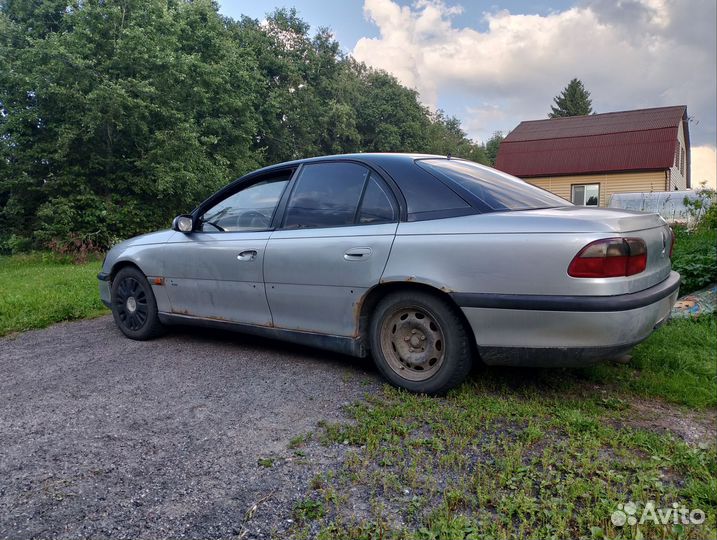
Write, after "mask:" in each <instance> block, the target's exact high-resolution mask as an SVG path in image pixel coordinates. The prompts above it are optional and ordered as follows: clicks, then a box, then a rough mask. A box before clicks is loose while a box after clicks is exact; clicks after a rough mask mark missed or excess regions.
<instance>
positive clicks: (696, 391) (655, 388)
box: [586, 315, 717, 408]
mask: <svg viewBox="0 0 717 540" xmlns="http://www.w3.org/2000/svg"><path fill="white" fill-rule="evenodd" d="M716 320H717V319H715V316H714V315H710V316H703V317H700V318H699V319H696V320H691V319H683V320H673V321H670V322H669V323H668V324H667V325H665V326H663V327H662V328H660V329H659V330H658V331H657V332H655V333H654V334H652V336H650V337H649V338H648V339H647V340H646V341H645V342H643V343H642V344H640V345H639V346H637V347H636V348H635V349H634V351H633V355H632V356H633V357H632V360H631V362H630V364H629V366H628V368H627V369H626V368H625V367H624V366H615V365H613V364H601V365H598V366H594V367H592V368H589V369H587V370H586V374H587V376H588V377H589V378H591V379H593V380H595V381H597V382H601V383H608V384H615V385H618V386H620V387H622V388H624V389H626V390H629V391H631V392H634V393H637V394H640V395H643V396H656V397H662V398H664V399H666V400H668V401H671V402H674V403H680V404H684V405H688V406H690V407H693V408H705V407H715V406H716V405H717V323H716V322H715V321H716Z"/></svg>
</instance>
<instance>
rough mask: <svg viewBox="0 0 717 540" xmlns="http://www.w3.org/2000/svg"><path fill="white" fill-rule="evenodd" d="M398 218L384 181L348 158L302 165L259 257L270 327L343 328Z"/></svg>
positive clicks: (376, 270)
mask: <svg viewBox="0 0 717 540" xmlns="http://www.w3.org/2000/svg"><path fill="white" fill-rule="evenodd" d="M397 225H398V206H397V204H396V201H395V199H394V196H393V193H392V192H391V191H390V189H389V188H388V186H387V185H386V184H385V183H384V181H383V180H382V179H381V178H380V177H379V176H378V175H377V174H376V173H375V172H372V171H370V170H369V169H368V168H366V167H365V166H363V165H361V164H358V163H354V162H322V163H313V164H308V165H304V166H303V168H302V169H301V170H300V171H299V173H298V178H297V179H296V182H295V184H294V186H293V188H292V193H291V195H290V196H289V199H288V202H287V205H286V211H285V214H284V218H283V221H282V225H281V227H280V228H279V229H278V230H277V231H275V232H274V233H272V235H271V238H270V239H269V243H268V245H267V248H266V255H265V259H264V279H265V285H266V293H267V298H268V300H269V306H270V308H271V313H272V316H273V320H274V325H275V326H276V327H278V328H287V329H293V330H302V331H310V332H317V333H323V334H330V335H339V336H351V335H354V333H355V332H356V320H357V316H356V313H355V310H356V307H357V305H358V302H359V300H360V298H361V297H362V296H363V294H364V292H365V291H366V290H367V289H368V288H370V287H372V286H373V285H375V284H377V283H378V282H379V280H380V278H381V274H382V273H383V270H384V268H385V266H386V261H387V260H388V255H389V252H390V250H391V245H392V243H393V239H394V237H395V234H396V227H397Z"/></svg>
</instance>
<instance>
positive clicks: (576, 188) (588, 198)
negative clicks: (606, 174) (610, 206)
mask: <svg viewBox="0 0 717 540" xmlns="http://www.w3.org/2000/svg"><path fill="white" fill-rule="evenodd" d="M572 191H573V198H572V201H573V204H577V205H578V206H600V184H575V185H573V189H572Z"/></svg>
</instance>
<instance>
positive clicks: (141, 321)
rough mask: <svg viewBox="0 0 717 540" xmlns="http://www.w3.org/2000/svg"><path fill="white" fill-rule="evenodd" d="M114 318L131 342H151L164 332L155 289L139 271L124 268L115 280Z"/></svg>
mask: <svg viewBox="0 0 717 540" xmlns="http://www.w3.org/2000/svg"><path fill="white" fill-rule="evenodd" d="M112 316H113V317H114V320H115V323H116V324H117V326H118V327H119V329H120V330H122V333H123V334H124V335H125V336H127V337H128V338H131V339H137V340H145V339H151V338H153V337H155V336H157V335H159V334H160V333H161V332H162V330H163V326H162V323H160V322H159V315H158V314H157V301H156V300H155V298H154V293H152V287H150V285H149V282H148V281H147V278H146V277H145V275H144V274H143V273H142V272H140V271H139V270H138V269H137V268H134V267H131V266H127V267H125V268H122V270H120V271H119V272H117V275H116V276H115V278H114V279H113V280H112Z"/></svg>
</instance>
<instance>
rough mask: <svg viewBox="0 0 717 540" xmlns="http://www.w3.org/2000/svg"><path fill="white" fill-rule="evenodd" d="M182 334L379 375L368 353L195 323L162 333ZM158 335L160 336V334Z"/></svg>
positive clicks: (197, 338)
mask: <svg viewBox="0 0 717 540" xmlns="http://www.w3.org/2000/svg"><path fill="white" fill-rule="evenodd" d="M180 336H181V337H182V338H184V339H191V340H194V341H196V342H197V343H207V344H209V343H222V344H226V345H230V346H231V345H236V346H237V347H252V348H257V349H263V350H264V351H265V352H266V353H269V354H270V353H272V352H275V353H277V354H278V353H281V354H287V355H292V356H293V357H295V358H292V360H294V361H295V360H302V359H304V360H316V359H317V358H320V360H321V362H322V363H326V365H327V368H328V369H331V368H333V367H340V368H349V369H353V370H356V371H357V373H362V374H363V373H370V374H372V375H375V376H379V373H378V370H377V369H376V365H375V364H374V363H373V360H372V359H371V357H370V356H368V357H365V358H358V357H355V356H350V355H348V354H341V353H337V352H333V351H326V350H323V349H318V348H316V347H309V346H306V345H300V344H296V343H290V342H287V341H282V340H279V339H271V338H265V337H261V336H254V335H252V334H244V333H241V332H234V331H231V330H220V329H216V328H200V327H197V326H183V325H176V326H171V327H169V328H168V329H167V331H166V334H165V335H164V336H163V337H180ZM160 339H161V338H160Z"/></svg>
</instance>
